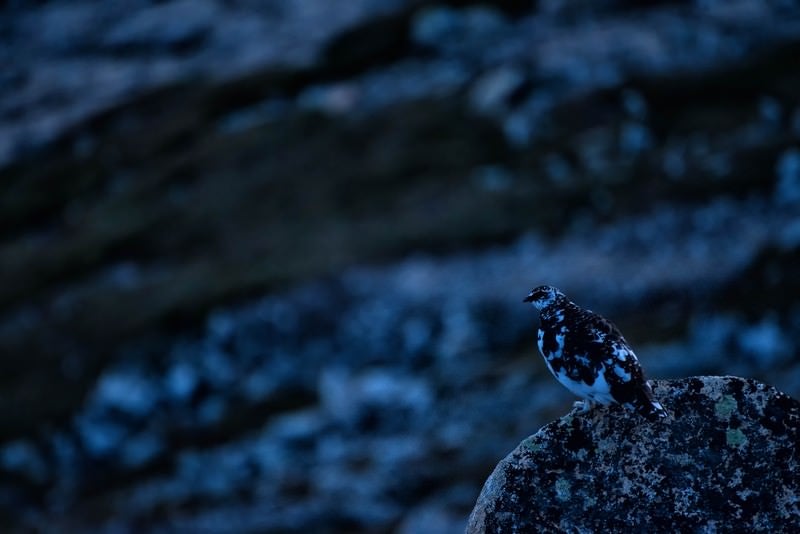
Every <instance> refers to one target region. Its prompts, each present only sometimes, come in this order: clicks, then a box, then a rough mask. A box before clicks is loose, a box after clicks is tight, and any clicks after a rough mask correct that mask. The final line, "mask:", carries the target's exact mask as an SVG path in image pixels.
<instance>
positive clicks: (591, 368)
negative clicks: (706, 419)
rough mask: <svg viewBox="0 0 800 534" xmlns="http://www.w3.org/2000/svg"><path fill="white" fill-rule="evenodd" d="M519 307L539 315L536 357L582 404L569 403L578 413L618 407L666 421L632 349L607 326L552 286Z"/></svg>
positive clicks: (538, 289)
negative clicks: (527, 306)
mask: <svg viewBox="0 0 800 534" xmlns="http://www.w3.org/2000/svg"><path fill="white" fill-rule="evenodd" d="M523 302H530V303H531V304H532V305H533V307H534V308H536V309H537V310H539V313H540V321H539V323H540V324H539V331H538V336H537V344H538V346H539V352H540V353H541V354H542V357H543V358H544V361H545V363H546V364H547V368H548V369H549V370H550V372H551V373H552V374H553V376H555V377H556V380H558V381H559V382H560V383H561V384H562V385H563V386H564V387H566V388H567V389H568V390H569V391H571V392H572V393H574V394H575V395H577V396H578V397H580V398H581V399H582V401H578V402H576V403H575V404H576V406H577V407H578V408H579V410H578V413H587V412H589V411H590V410H592V409H593V408H594V407H595V405H598V404H600V405H604V406H608V405H611V404H620V405H622V406H624V407H625V408H627V409H628V410H632V411H634V412H636V413H638V414H639V415H641V416H643V417H644V418H645V419H647V420H649V421H657V420H660V419H664V418H668V417H669V415H668V413H667V411H666V410H665V409H664V407H663V406H662V405H661V403H660V402H658V401H657V400H656V399H655V398H654V397H653V389H652V387H651V386H650V383H649V382H648V381H647V380H646V379H645V376H644V372H643V371H642V367H641V365H640V364H639V360H638V358H636V354H635V353H634V352H633V349H632V348H631V346H630V345H629V344H628V342H627V341H626V340H625V338H624V337H623V336H622V333H621V332H620V331H619V329H618V328H617V327H616V326H615V325H614V324H613V323H612V322H611V321H609V320H608V319H606V318H604V317H602V316H601V315H599V314H597V313H594V312H592V311H591V310H587V309H584V308H581V307H580V306H578V305H577V304H575V303H574V302H572V301H571V300H569V299H568V298H567V296H566V295H564V293H562V292H561V291H559V290H558V289H557V288H555V287H553V286H547V285H544V286H539V287H536V288H535V289H533V290H532V291H531V292H530V293H529V294H528V296H527V297H525V299H523Z"/></svg>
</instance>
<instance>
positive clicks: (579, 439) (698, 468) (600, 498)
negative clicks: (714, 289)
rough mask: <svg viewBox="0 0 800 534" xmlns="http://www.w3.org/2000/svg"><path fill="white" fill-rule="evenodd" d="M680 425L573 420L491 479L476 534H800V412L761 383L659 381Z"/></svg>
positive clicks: (597, 415) (557, 424)
mask: <svg viewBox="0 0 800 534" xmlns="http://www.w3.org/2000/svg"><path fill="white" fill-rule="evenodd" d="M654 386H655V387H654V392H655V394H656V397H658V398H659V400H660V401H661V402H662V404H664V405H665V406H666V407H668V409H669V410H670V411H671V413H672V414H673V419H672V420H671V421H669V422H665V423H659V424H648V423H647V422H645V421H644V420H641V419H638V418H633V417H630V416H629V415H627V414H626V413H625V412H624V411H623V410H622V409H618V408H617V407H611V408H609V409H605V408H601V409H597V410H595V411H593V412H590V413H589V414H588V415H585V416H584V415H578V414H577V413H576V412H572V413H570V414H569V415H567V416H565V417H562V418H561V419H559V420H558V421H554V422H552V423H550V424H548V425H547V426H545V427H544V428H542V429H541V430H539V432H537V433H536V434H534V435H533V436H531V437H529V438H528V439H526V440H524V441H523V442H522V443H521V444H520V445H519V447H517V449H516V450H514V451H513V452H512V453H511V454H510V455H508V456H507V457H506V458H505V459H504V460H503V461H502V462H500V464H499V465H498V466H497V468H496V469H495V471H494V473H492V475H491V476H490V477H489V480H488V481H487V482H486V485H485V486H484V488H483V491H482V492H481V495H480V497H479V498H478V502H477V504H476V506H475V509H474V510H473V512H472V515H471V517H470V520H469V526H468V528H467V532H468V533H470V534H477V533H482V532H542V531H551V530H558V531H566V532H610V531H628V530H631V529H636V528H642V527H643V526H644V525H646V526H647V528H648V529H651V530H655V531H665V532H666V531H669V532H679V531H680V532H686V531H695V532H697V531H702V532H712V531H716V530H717V529H723V530H724V529H726V528H731V526H732V525H735V526H736V529H741V530H743V531H749V532H767V531H768V532H791V531H797V529H798V528H800V478H799V477H798V475H797V474H798V472H799V470H800V459H798V455H797V451H798V444H800V403H799V402H798V401H796V400H794V399H792V398H791V397H789V396H787V395H785V394H783V393H781V392H779V391H777V390H776V389H774V388H772V387H770V386H767V385H765V384H762V383H759V382H757V381H755V380H749V379H743V378H737V377H730V376H726V377H712V376H705V377H694V378H687V379H681V380H674V381H656V382H655V384H654Z"/></svg>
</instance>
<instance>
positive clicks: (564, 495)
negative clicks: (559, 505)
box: [555, 478, 572, 502]
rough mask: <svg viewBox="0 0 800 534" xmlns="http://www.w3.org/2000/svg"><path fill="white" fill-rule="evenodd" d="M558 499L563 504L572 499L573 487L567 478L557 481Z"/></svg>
mask: <svg viewBox="0 0 800 534" xmlns="http://www.w3.org/2000/svg"><path fill="white" fill-rule="evenodd" d="M555 490H556V499H558V500H559V501H561V502H564V501H568V500H569V499H570V498H571V497H572V487H571V484H570V483H569V480H567V479H565V478H558V479H556V483H555Z"/></svg>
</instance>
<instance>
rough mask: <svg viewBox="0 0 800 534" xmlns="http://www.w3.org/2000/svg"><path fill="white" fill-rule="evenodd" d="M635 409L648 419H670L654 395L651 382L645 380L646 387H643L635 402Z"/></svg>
mask: <svg viewBox="0 0 800 534" xmlns="http://www.w3.org/2000/svg"><path fill="white" fill-rule="evenodd" d="M633 406H634V409H635V410H636V412H637V413H639V414H640V415H641V416H642V417H644V418H645V419H647V420H648V421H658V420H663V419H668V418H669V414H668V413H667V411H666V410H665V409H664V407H663V406H662V405H661V403H660V402H658V401H657V400H656V399H655V397H654V396H653V390H652V389H651V388H650V384H649V383H647V382H645V387H643V388H642V390H641V394H640V395H637V398H636V399H635V400H634V402H633Z"/></svg>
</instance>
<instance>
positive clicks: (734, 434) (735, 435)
mask: <svg viewBox="0 0 800 534" xmlns="http://www.w3.org/2000/svg"><path fill="white" fill-rule="evenodd" d="M725 442H726V443H727V444H728V446H729V447H740V446H742V445H744V444H745V443H747V436H745V435H744V432H742V431H741V430H740V429H738V428H729V429H728V430H727V431H726V432H725Z"/></svg>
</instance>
